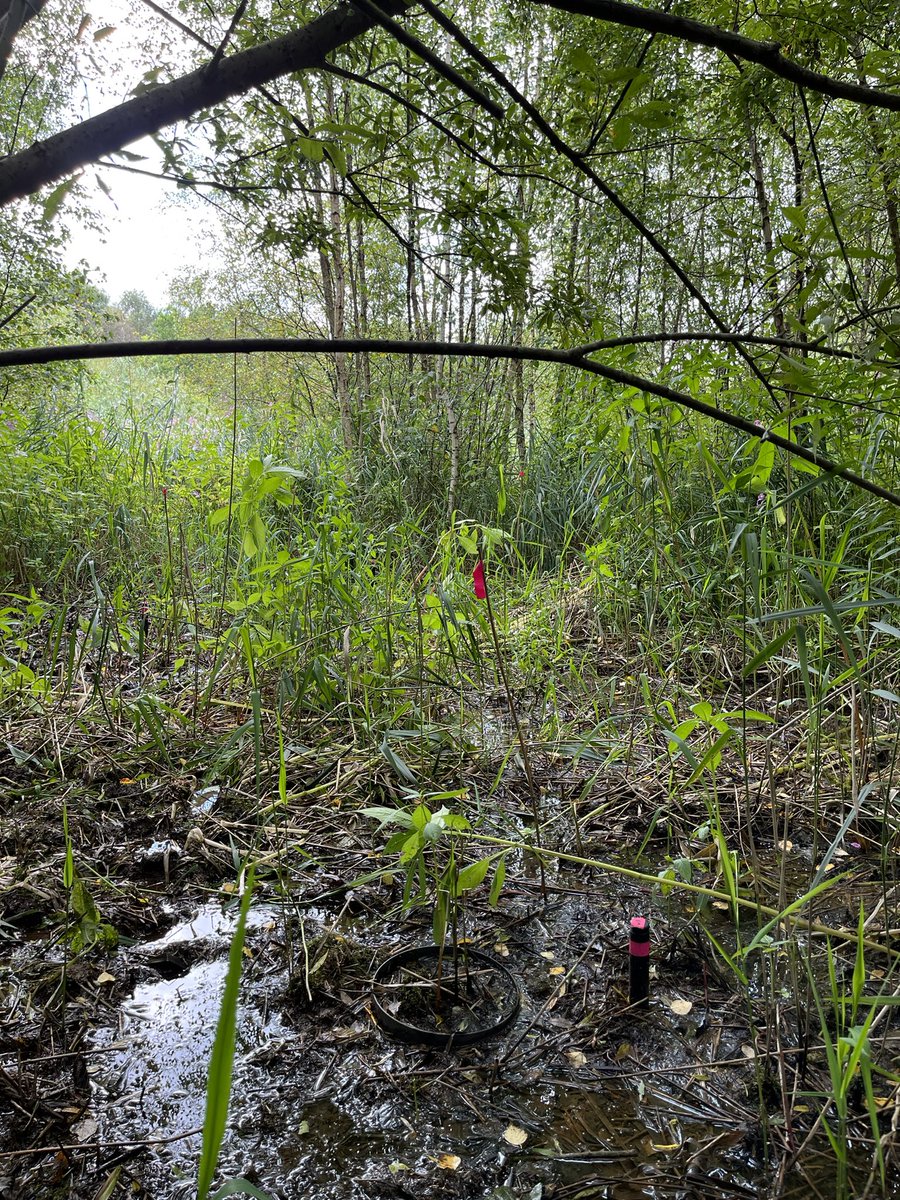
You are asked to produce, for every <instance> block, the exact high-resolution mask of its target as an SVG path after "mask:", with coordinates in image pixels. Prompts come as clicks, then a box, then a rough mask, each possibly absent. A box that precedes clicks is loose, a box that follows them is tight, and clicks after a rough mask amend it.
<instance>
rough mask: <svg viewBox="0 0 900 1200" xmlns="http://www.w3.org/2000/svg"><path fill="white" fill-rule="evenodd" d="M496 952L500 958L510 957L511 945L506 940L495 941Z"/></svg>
mask: <svg viewBox="0 0 900 1200" xmlns="http://www.w3.org/2000/svg"><path fill="white" fill-rule="evenodd" d="M494 953H495V954H497V955H499V957H500V958H509V946H507V944H506V942H494Z"/></svg>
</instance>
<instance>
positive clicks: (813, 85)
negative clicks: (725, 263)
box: [532, 0, 900, 112]
mask: <svg viewBox="0 0 900 1200" xmlns="http://www.w3.org/2000/svg"><path fill="white" fill-rule="evenodd" d="M532 3H535V4H542V5H544V6H545V7H547V8H559V9H562V10H563V11H564V12H570V13H577V14H578V15H580V16H585V17H594V18H596V19H597V20H600V21H610V22H611V23H612V24H614V25H627V26H629V27H630V28H632V29H644V30H646V31H647V32H648V33H666V34H669V35H670V36H671V37H676V38H680V39H681V40H682V41H685V42H691V43H692V44H693V45H695V46H709V47H710V48H711V49H713V50H722V51H724V53H726V54H733V55H734V56H735V57H736V58H742V59H744V60H745V61H746V62H752V63H757V64H758V65H759V66H761V67H765V69H766V70H767V71H771V72H772V74H773V75H780V76H781V78H782V79H787V80H789V81H790V82H791V83H796V84H799V85H800V87H804V88H808V89H809V91H811V92H819V93H820V94H821V95H823V96H833V97H834V99H836V100H852V101H853V102H854V103H855V104H871V105H873V106H874V107H875V108H888V109H891V110H892V111H893V112H900V96H898V95H896V94H894V93H892V92H879V91H878V90H877V89H875V88H870V87H865V86H864V85H862V84H859V83H850V82H848V81H846V80H843V79H834V78H833V77H832V76H830V75H822V74H821V73H820V72H818V71H810V70H809V69H808V68H807V67H803V66H801V65H800V64H799V63H796V62H793V61H792V60H791V59H789V58H785V56H784V55H783V54H782V53H781V47H780V46H779V45H778V44H777V43H776V42H759V41H755V40H754V39H753V38H748V37H743V36H742V35H741V34H739V33H732V32H730V31H729V30H727V29H720V28H719V27H718V26H717V25H705V24H704V23H703V22H702V21H693V20H691V18H690V17H678V16H674V15H673V14H672V13H666V12H659V11H658V10H657V9H653V8H641V7H640V6H639V5H637V4H624V3H621V2H620V0H532Z"/></svg>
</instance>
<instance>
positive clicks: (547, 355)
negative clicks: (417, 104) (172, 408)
mask: <svg viewBox="0 0 900 1200" xmlns="http://www.w3.org/2000/svg"><path fill="white" fill-rule="evenodd" d="M595 349H596V346H595V345H585V346H575V347H574V349H572V350H554V349H544V348H542V347H539V346H513V345H503V344H496V345H492V344H490V343H485V342H424V341H417V340H416V339H410V338H190V339H185V340H183V341H182V340H171V341H150V342H99V343H93V344H92V343H81V344H79V345H73V346H38V347H26V348H22V349H16V350H2V351H0V368H3V367H23V366H37V365H43V364H47V363H55V362H77V361H84V360H88V359H104V358H151V357H158V356H161V355H184V354H260V353H273V352H277V353H288V354H403V355H410V354H419V355H425V356H428V357H435V358H437V357H441V356H443V357H448V358H489V359H516V360H519V361H523V362H543V363H555V364H556V365H558V366H563V367H574V368H575V369H576V370H579V371H587V372H588V373H589V374H591V375H596V376H599V377H600V378H601V379H607V380H609V381H610V382H612V383H617V384H619V385H620V386H621V387H629V388H635V389H636V390H637V391H640V392H646V393H647V394H648V395H651V396H659V397H660V399H662V400H667V401H669V403H671V404H677V405H678V406H679V407H680V408H684V409H687V410H688V411H689V412H695V413H700V414H701V415H702V416H704V417H709V418H710V419H711V420H713V421H718V422H719V423H720V424H721V425H727V426H728V427H729V428H731V429H737V430H739V431H740V432H741V433H745V434H747V435H748V436H749V437H756V438H761V439H762V440H763V441H768V442H771V443H772V445H773V446H777V447H778V448H779V449H780V450H784V451H785V453H787V454H790V455H792V456H793V457H794V458H799V459H802V460H803V462H807V463H810V464H811V465H812V466H815V467H818V468H819V470H821V471H823V472H824V473H825V474H827V475H833V476H835V477H836V478H838V479H844V480H846V482H847V483H852V484H853V485H854V486H855V487H858V488H861V489H862V490H863V491H864V492H868V493H869V494H870V495H872V496H877V497H878V498H879V499H880V500H886V501H887V502H888V503H889V504H893V505H894V506H895V507H897V508H900V495H898V494H897V493H896V492H892V491H890V490H889V489H888V488H885V487H882V486H881V484H879V483H875V482H874V481H873V480H871V479H866V478H865V477H864V476H862V475H858V474H857V473H856V472H855V471H852V470H851V469H850V468H849V467H842V466H841V465H840V464H839V463H836V462H834V461H833V460H832V459H830V458H826V457H825V455H823V454H819V453H818V452H817V451H816V450H812V449H810V448H809V447H808V446H801V445H800V443H799V442H794V441H791V439H790V438H786V437H782V436H781V435H780V434H777V433H773V432H771V431H770V430H768V429H765V428H763V427H762V426H760V425H759V424H758V423H757V422H756V421H753V420H751V419H750V418H749V417H742V416H739V415H738V414H737V413H731V412H727V411H726V410H725V409H721V408H716V407H715V406H714V405H712V404H707V403H706V402H705V401H704V400H698V399H696V397H694V396H691V395H689V394H688V393H687V392H681V391H678V389H677V388H671V387H668V386H667V385H666V384H664V383H656V382H655V381H654V380H652V379H645V378H644V377H643V376H641V375H633V374H632V373H631V372H630V371H621V370H619V368H618V367H608V366H606V364H605V363H598V362H594V360H593V359H590V358H588V357H586V356H587V354H589V353H592V352H593V350H595Z"/></svg>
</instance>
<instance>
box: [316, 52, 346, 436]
mask: <svg viewBox="0 0 900 1200" xmlns="http://www.w3.org/2000/svg"><path fill="white" fill-rule="evenodd" d="M324 87H325V111H326V114H327V116H328V118H329V120H331V121H334V120H335V108H334V85H333V83H332V80H331V77H330V76H328V75H326V76H325V84H324ZM307 104H308V105H309V104H310V97H309V94H308V93H307ZM309 115H310V125H312V124H313V118H312V113H311V112H310V114H309ZM324 175H325V184H326V190H327V193H328V211H327V213H326V212H325V206H324V204H323V202H322V196H321V194H320V193H319V192H317V193H316V197H315V206H316V217H317V218H318V220H319V221H320V222H321V223H322V224H326V225H328V226H329V227H330V230H331V238H330V246H329V247H328V249H326V248H325V247H324V246H322V247H320V249H319V267H320V269H321V272H322V300H323V305H324V308H325V320H326V321H327V322H328V331H329V333H330V334H331V336H332V337H333V338H336V339H337V338H343V337H345V336H346V322H345V312H346V304H347V273H346V269H345V266H344V247H343V237H344V229H343V220H342V213H341V197H340V193H339V191H338V188H339V183H338V176H337V172H336V171H335V169H334V165H333V164H332V163H331V162H329V163H328V164H327V167H326V168H325V172H324ZM334 388H335V395H336V397H337V402H338V411H339V412H340V417H341V437H342V440H343V443H344V449H345V450H347V451H353V450H354V449H355V446H356V429H355V426H354V421H353V406H352V401H351V398H350V364H349V362H348V359H347V355H346V354H345V353H344V352H343V351H338V352H337V353H336V354H335V355H334Z"/></svg>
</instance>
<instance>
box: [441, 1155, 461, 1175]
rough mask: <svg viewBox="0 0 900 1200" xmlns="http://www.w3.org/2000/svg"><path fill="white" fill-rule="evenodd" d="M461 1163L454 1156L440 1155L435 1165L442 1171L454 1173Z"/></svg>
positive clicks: (459, 1159)
mask: <svg viewBox="0 0 900 1200" xmlns="http://www.w3.org/2000/svg"><path fill="white" fill-rule="evenodd" d="M461 1162H462V1159H461V1158H459V1157H458V1156H457V1155H455V1154H442V1155H441V1157H440V1158H439V1159H438V1160H437V1165H438V1166H439V1167H440V1168H441V1170H442V1171H455V1170H457V1168H458V1167H459V1165H460V1163H461Z"/></svg>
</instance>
